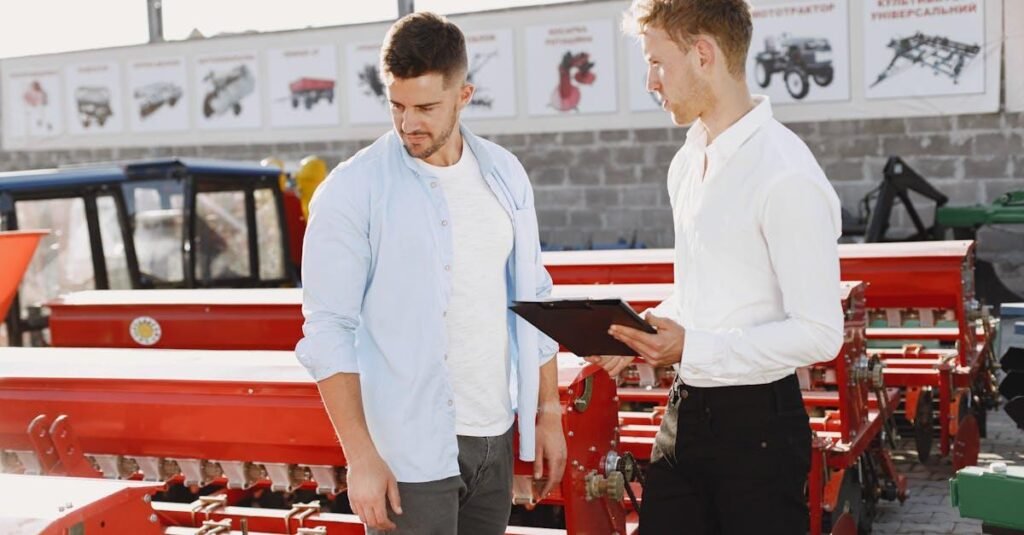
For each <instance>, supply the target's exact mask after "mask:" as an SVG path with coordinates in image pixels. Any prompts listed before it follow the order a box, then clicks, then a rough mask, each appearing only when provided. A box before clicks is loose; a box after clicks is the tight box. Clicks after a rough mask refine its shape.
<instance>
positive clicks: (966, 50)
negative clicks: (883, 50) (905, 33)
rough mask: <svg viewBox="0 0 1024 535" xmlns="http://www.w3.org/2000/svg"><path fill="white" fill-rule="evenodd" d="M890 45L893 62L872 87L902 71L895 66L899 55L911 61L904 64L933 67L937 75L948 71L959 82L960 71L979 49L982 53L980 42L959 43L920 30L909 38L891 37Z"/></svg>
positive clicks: (955, 82)
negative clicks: (976, 43) (977, 43)
mask: <svg viewBox="0 0 1024 535" xmlns="http://www.w3.org/2000/svg"><path fill="white" fill-rule="evenodd" d="M888 46H889V48H891V49H892V51H893V56H892V61H890V62H889V65H887V66H886V67H885V70H884V71H882V72H881V73H879V75H878V79H877V80H875V83H873V84H871V87H875V86H876V85H878V84H880V83H881V82H882V80H885V79H886V78H888V77H889V76H892V75H893V74H895V73H897V72H899V71H900V70H902V69H895V67H896V65H897V62H898V61H899V60H900V58H902V59H905V60H907V61H908V62H909V63H908V64H906V65H905V67H908V66H911V65H921V66H924V67H927V68H929V69H931V70H932V73H933V74H935V75H936V76H938V75H939V74H945V75H946V76H948V77H950V78H952V79H953V83H954V84H957V83H959V82H960V72H961V71H963V69H964V67H965V66H967V64H968V63H970V61H971V60H972V59H974V58H975V56H977V55H978V52H981V47H979V46H978V45H969V44H967V43H959V42H957V41H953V40H950V39H948V38H946V37H942V36H938V35H925V34H923V33H921V32H917V33H915V34H914V35H911V36H910V37H904V38H901V39H892V40H891V41H889V45H888Z"/></svg>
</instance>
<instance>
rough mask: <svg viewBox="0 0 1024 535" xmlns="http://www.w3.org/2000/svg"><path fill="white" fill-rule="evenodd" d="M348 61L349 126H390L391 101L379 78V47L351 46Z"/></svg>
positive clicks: (368, 44)
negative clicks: (383, 124) (350, 124)
mask: <svg viewBox="0 0 1024 535" xmlns="http://www.w3.org/2000/svg"><path fill="white" fill-rule="evenodd" d="M346 59H347V62H346V64H345V65H346V67H345V69H346V70H347V71H348V72H347V73H346V81H347V84H348V85H347V89H348V120H349V122H350V123H352V124H381V123H387V122H389V121H390V120H391V115H390V113H389V111H388V109H389V107H388V97H387V92H386V91H385V89H384V82H383V81H382V80H381V77H380V43H361V44H351V45H349V46H348V50H347V54H346Z"/></svg>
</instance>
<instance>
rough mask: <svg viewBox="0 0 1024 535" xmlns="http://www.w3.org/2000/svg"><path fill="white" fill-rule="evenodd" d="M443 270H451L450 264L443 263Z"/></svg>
mask: <svg viewBox="0 0 1024 535" xmlns="http://www.w3.org/2000/svg"><path fill="white" fill-rule="evenodd" d="M444 270H445V271H451V270H452V267H451V266H450V265H448V264H445V265H444Z"/></svg>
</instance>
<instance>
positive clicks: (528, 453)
mask: <svg viewBox="0 0 1024 535" xmlns="http://www.w3.org/2000/svg"><path fill="white" fill-rule="evenodd" d="M462 135H463V136H464V137H465V139H466V143H467V145H468V146H469V148H470V150H472V151H473V155H474V156H475V157H476V159H477V161H478V162H479V164H480V172H481V174H482V175H483V177H484V179H485V180H486V181H487V184H488V186H490V188H491V190H492V191H494V194H495V196H496V197H497V199H498V201H499V202H500V203H501V205H502V207H504V208H505V210H506V211H507V212H508V214H509V217H510V218H511V220H512V224H513V229H514V232H515V240H514V243H513V251H512V254H511V255H509V260H508V263H507V265H506V269H505V274H506V281H507V284H508V296H509V300H510V301H511V300H513V299H515V300H537V299H539V298H543V297H546V296H547V295H549V294H550V292H551V277H550V276H549V275H548V273H547V270H545V269H544V266H543V264H542V263H541V256H540V242H539V239H538V232H537V214H536V212H535V210H534V204H533V189H532V188H531V186H530V181H529V178H528V177H527V176H526V171H525V170H524V169H523V166H522V165H521V164H520V163H519V160H518V159H516V157H515V156H514V155H513V154H512V153H510V152H508V151H507V150H505V149H503V148H501V147H499V146H498V145H495V144H494V143H491V142H489V141H487V140H485V139H482V138H479V137H476V136H474V135H473V134H472V133H470V132H469V131H468V130H467V129H466V128H465V127H462ZM425 173H426V171H424V170H423V169H421V168H420V167H419V166H417V165H416V162H415V161H414V160H413V158H412V157H411V156H409V154H408V153H407V152H406V150H405V148H404V147H403V145H402V142H401V139H400V138H399V137H398V136H397V135H396V134H395V133H394V131H391V132H388V133H387V134H385V135H384V136H381V137H380V138H379V139H378V140H377V141H376V142H374V143H373V144H372V145H370V146H369V147H367V148H365V149H363V150H361V151H360V152H359V153H357V154H356V155H355V156H353V157H352V158H350V159H348V160H347V161H345V162H343V163H342V164H341V165H339V166H338V167H337V168H335V169H334V171H332V172H331V174H330V176H328V178H327V180H325V181H324V182H323V184H321V185H320V187H319V188H318V189H317V191H316V194H315V195H314V196H313V200H312V202H311V203H310V217H309V224H308V226H307V227H306V237H305V242H304V246H303V258H302V283H303V291H302V313H303V315H304V316H305V318H306V322H305V324H304V325H303V326H302V330H303V334H304V335H305V337H304V338H303V339H302V340H300V341H299V344H298V346H296V348H295V354H296V356H297V357H298V360H299V362H301V363H302V365H303V366H305V367H306V368H307V369H308V370H309V372H310V374H311V375H312V376H313V378H314V379H315V380H317V381H320V380H322V379H325V378H327V377H330V376H331V375H334V374H336V373H340V372H346V373H358V374H359V382H360V385H361V387H362V398H363V411H364V413H365V415H366V423H367V427H368V428H369V432H370V437H371V438H372V439H373V443H374V444H375V445H376V447H377V450H378V451H379V453H380V455H381V457H382V458H383V459H384V461H385V462H387V463H388V466H389V467H390V468H391V470H392V472H393V473H394V474H395V477H396V478H397V479H398V481H401V482H406V483H416V482H424V481H437V480H440V479H444V478H447V477H451V476H454V475H458V474H459V465H458V443H457V440H456V434H455V407H454V402H453V400H454V394H453V392H452V386H451V384H450V382H449V374H448V373H447V370H446V363H445V359H444V355H445V353H446V351H447V347H448V340H447V331H446V328H445V313H446V309H447V307H448V302H449V297H450V295H451V272H450V271H447V270H445V269H444V267H445V266H446V265H450V264H451V263H452V260H453V258H452V232H451V225H449V224H448V218H449V212H448V206H447V203H446V202H445V198H444V194H443V192H442V189H441V187H440V185H439V184H438V183H437V180H438V179H437V178H436V177H433V176H430V175H428V174H425ZM508 329H509V345H510V347H509V354H510V355H511V358H512V364H513V365H512V369H513V370H514V373H513V374H512V380H511V384H510V385H509V389H510V394H511V395H512V400H513V403H514V404H515V405H517V413H518V414H519V418H518V422H519V457H520V458H521V459H522V460H524V461H532V460H534V449H535V432H534V426H535V421H536V413H537V396H538V390H539V383H540V372H539V368H540V366H541V365H542V364H544V363H545V362H547V361H548V360H550V359H551V358H552V357H553V356H554V355H555V353H556V352H557V349H558V345H557V344H556V343H555V342H554V340H551V339H550V338H548V337H547V336H545V335H544V334H542V333H540V332H538V331H537V330H536V329H535V328H534V327H533V326H531V325H530V324H529V323H526V322H525V321H523V320H522V319H520V318H518V317H517V316H515V315H514V314H513V313H512V312H509V313H508Z"/></svg>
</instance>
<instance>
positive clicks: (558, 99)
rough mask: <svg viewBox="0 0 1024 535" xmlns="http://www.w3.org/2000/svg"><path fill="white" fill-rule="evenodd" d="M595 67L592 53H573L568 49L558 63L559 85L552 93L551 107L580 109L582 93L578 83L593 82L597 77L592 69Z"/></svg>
mask: <svg viewBox="0 0 1024 535" xmlns="http://www.w3.org/2000/svg"><path fill="white" fill-rule="evenodd" d="M593 68H594V62H592V61H590V54H588V53H586V52H580V53H578V54H573V53H572V52H568V51H567V52H566V53H565V55H564V56H562V62H561V63H560V64H559V65H558V86H557V87H555V91H554V92H553V93H552V94H551V107H553V108H555V109H556V110H558V111H579V110H578V108H579V104H580V98H581V94H580V88H579V87H577V86H576V84H581V85H591V84H593V83H594V80H595V79H596V78H597V77H596V76H595V75H594V73H593V71H592V70H591V69H593ZM574 71H575V72H574ZM573 81H575V82H576V84H574V83H573Z"/></svg>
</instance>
